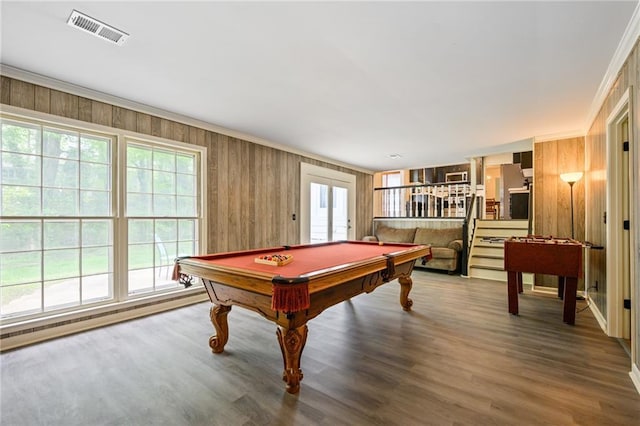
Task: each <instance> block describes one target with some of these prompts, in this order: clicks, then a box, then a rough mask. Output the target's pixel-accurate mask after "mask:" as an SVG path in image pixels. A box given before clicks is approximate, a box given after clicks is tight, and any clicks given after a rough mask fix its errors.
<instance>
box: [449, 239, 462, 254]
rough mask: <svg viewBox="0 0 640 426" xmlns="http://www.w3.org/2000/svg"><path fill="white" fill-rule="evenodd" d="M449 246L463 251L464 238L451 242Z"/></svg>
mask: <svg viewBox="0 0 640 426" xmlns="http://www.w3.org/2000/svg"><path fill="white" fill-rule="evenodd" d="M447 248H450V249H452V250H455V251H462V240H453V241H451V242H450V243H449V245H448V246H447Z"/></svg>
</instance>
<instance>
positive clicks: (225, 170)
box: [0, 76, 373, 253]
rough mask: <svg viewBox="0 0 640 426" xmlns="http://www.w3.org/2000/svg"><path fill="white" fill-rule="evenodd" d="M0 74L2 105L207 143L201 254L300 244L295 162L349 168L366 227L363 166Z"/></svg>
mask: <svg viewBox="0 0 640 426" xmlns="http://www.w3.org/2000/svg"><path fill="white" fill-rule="evenodd" d="M1 79H2V80H1V84H2V85H1V92H0V102H1V103H3V104H6V105H12V106H16V107H20V108H25V109H29V110H34V111H39V112H44V113H47V114H52V115H56V116H61V117H67V118H72V119H76V120H81V121H85V122H88V123H95V124H100V125H104V126H109V127H113V128H116V129H123V130H128V131H132V132H137V133H141V134H144V135H151V136H158V137H162V138H165V139H170V140H175V141H179V142H185V143H189V144H194V145H199V146H206V147H207V148H208V149H207V153H208V158H207V165H208V170H207V171H206V176H207V181H208V184H207V191H208V193H207V202H208V205H207V209H208V212H207V213H208V218H207V222H208V225H207V227H208V247H207V250H206V251H207V252H208V253H213V252H221V251H230V250H243V249H249V248H255V247H265V246H275V245H281V244H297V243H299V242H300V226H299V223H300V222H299V217H300V163H301V162H307V163H311V164H314V165H318V166H323V167H327V168H331V169H335V170H339V171H342V172H345V173H351V174H354V175H356V193H357V195H356V197H357V198H356V238H358V239H361V238H362V237H364V236H365V235H370V234H371V232H372V223H373V176H372V175H370V174H368V173H363V172H359V171H355V170H351V169H348V168H345V167H341V166H336V165H333V164H330V163H327V162H323V161H319V160H315V159H312V158H308V157H305V156H302V155H298V154H293V153H290V152H286V151H283V150H279V149H276V148H272V147H268V146H264V145H259V144H256V143H253V142H249V141H246V140H242V139H237V138H234V137H230V136H227V135H223V134H219V133H215V132H212V131H209V130H205V129H202V128H198V127H193V126H190V125H187V124H184V123H179V122H175V121H171V120H167V119H164V118H161V117H156V116H153V115H149V114H145V113H144V112H139V111H133V110H130V109H126V108H121V107H118V106H115V105H110V104H106V103H103V102H99V101H97V100H93V99H87V98H84V97H81V96H76V95H73V94H69V93H65V92H61V91H58V90H54V89H50V88H47V87H42V86H38V85H35V84H31V83H28V82H24V81H20V80H17V79H13V78H9V77H6V76H2V77H1ZM293 214H295V215H296V219H297V220H293V219H292V217H293Z"/></svg>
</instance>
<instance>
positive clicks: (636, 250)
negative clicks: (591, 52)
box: [585, 42, 640, 368]
mask: <svg viewBox="0 0 640 426" xmlns="http://www.w3.org/2000/svg"><path fill="white" fill-rule="evenodd" d="M639 61H640V52H639V46H638V42H636V45H635V46H634V48H633V49H632V51H631V53H630V54H629V56H628V57H627V60H626V62H625V63H624V65H623V66H622V68H621V69H620V71H619V72H618V76H617V79H616V81H615V83H614V84H613V86H612V88H611V90H610V91H609V94H608V95H607V97H606V99H605V101H604V103H603V104H602V106H601V108H600V111H599V113H598V115H597V116H596V118H595V120H594V121H593V123H591V127H590V129H589V131H588V132H587V136H586V139H585V160H586V162H585V164H586V169H587V176H586V180H585V185H586V191H587V194H588V197H587V203H586V206H585V208H586V210H587V217H586V238H587V240H589V241H591V242H593V243H595V244H598V245H602V246H604V247H605V249H604V250H591V255H590V256H589V261H588V268H589V274H590V279H589V281H590V282H589V283H588V285H589V286H590V288H591V290H590V291H589V294H590V295H591V297H592V298H593V300H594V301H595V303H596V305H597V307H598V309H599V310H600V312H601V313H602V314H603V315H604V316H605V317H606V315H607V299H606V292H607V288H606V278H607V271H606V263H605V261H606V250H607V247H606V225H605V222H604V219H603V218H604V215H605V211H606V196H607V194H606V181H605V178H606V171H607V163H606V161H607V160H606V158H607V140H606V139H607V119H608V117H609V115H610V114H611V113H612V112H613V110H614V108H615V106H616V105H617V103H618V102H619V101H620V99H621V98H622V96H623V95H624V93H625V92H626V91H627V89H629V88H631V96H630V103H631V105H630V106H631V109H630V112H631V116H630V123H631V126H630V128H629V133H630V134H629V136H630V140H629V142H630V144H631V153H632V155H633V157H630V159H629V161H630V163H631V164H630V169H631V171H630V173H631V174H632V180H633V182H634V184H633V185H632V191H633V192H632V194H631V203H630V205H631V210H632V212H631V232H633V233H634V235H635V244H636V246H635V247H631V252H632V256H633V258H635V262H634V260H632V262H634V263H635V265H636V268H635V276H634V277H632V278H631V280H632V286H634V288H635V300H632V304H633V307H634V310H635V312H636V315H638V314H639V311H640V297H639V296H640V267H638V266H637V265H638V264H640V226H639V224H640V207H639V204H640V174H639V169H640V143H639V142H640V139H639V138H640V129H639V124H640V107H639V106H638V102H637V100H638V99H640V97H639V96H640V75H639V71H640V63H639ZM596 282H597V289H595V288H594V287H595V284H596ZM632 291H633V289H632ZM637 318H638V317H636V321H637ZM632 321H633V319H632ZM632 341H633V345H634V346H635V348H634V352H635V358H634V360H633V361H634V363H635V365H636V367H637V368H640V326H638V325H636V329H635V334H634V335H633V336H632Z"/></svg>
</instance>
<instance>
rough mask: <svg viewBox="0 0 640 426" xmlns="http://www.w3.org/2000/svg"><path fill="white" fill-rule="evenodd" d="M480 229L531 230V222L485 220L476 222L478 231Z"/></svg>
mask: <svg viewBox="0 0 640 426" xmlns="http://www.w3.org/2000/svg"><path fill="white" fill-rule="evenodd" d="M478 228H494V229H500V228H507V229H525V230H528V229H529V221H527V220H485V219H479V220H477V221H476V229H478Z"/></svg>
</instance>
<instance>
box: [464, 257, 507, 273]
mask: <svg viewBox="0 0 640 426" xmlns="http://www.w3.org/2000/svg"><path fill="white" fill-rule="evenodd" d="M469 266H472V267H475V268H487V269H493V270H496V271H504V259H488V258H482V257H476V256H474V257H473V259H470V260H469Z"/></svg>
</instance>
